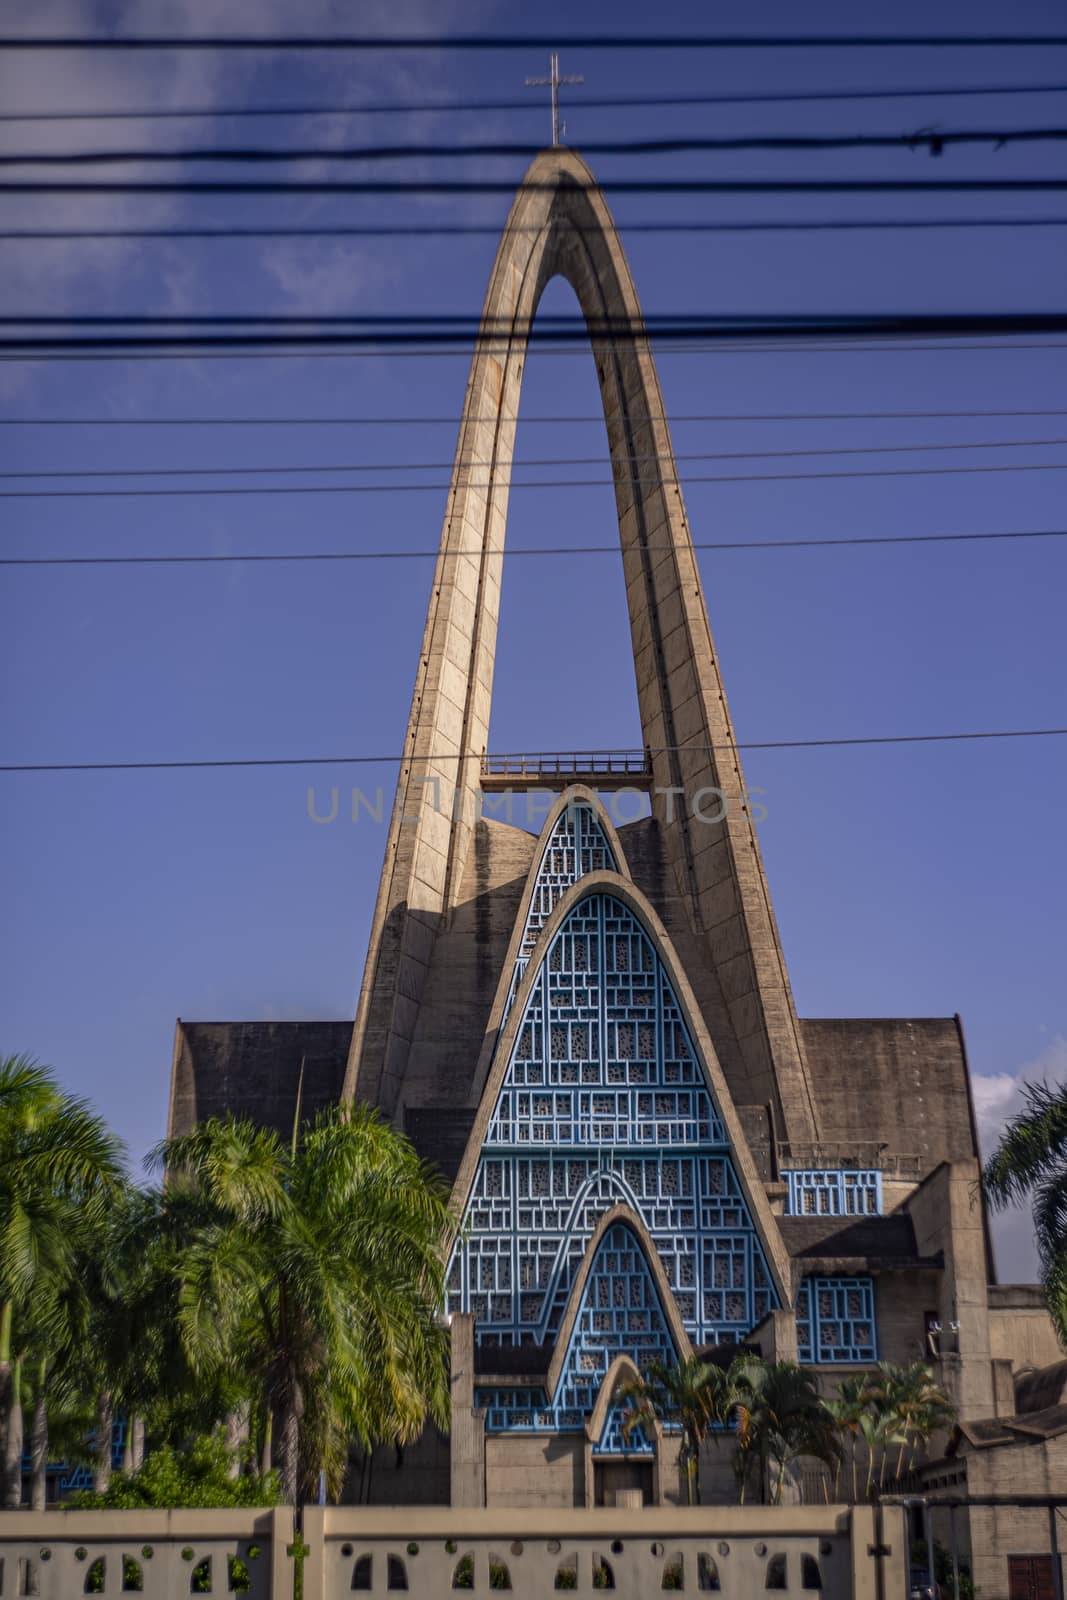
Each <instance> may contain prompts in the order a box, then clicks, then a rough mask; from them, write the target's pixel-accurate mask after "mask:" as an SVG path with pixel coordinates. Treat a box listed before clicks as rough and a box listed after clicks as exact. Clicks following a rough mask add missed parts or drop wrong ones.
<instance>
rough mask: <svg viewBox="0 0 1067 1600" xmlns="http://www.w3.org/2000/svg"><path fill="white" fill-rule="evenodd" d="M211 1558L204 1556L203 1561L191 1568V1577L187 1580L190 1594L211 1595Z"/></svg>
mask: <svg viewBox="0 0 1067 1600" xmlns="http://www.w3.org/2000/svg"><path fill="white" fill-rule="evenodd" d="M211 1592H212V1583H211V1557H210V1556H205V1557H204V1559H203V1561H198V1562H197V1564H196V1566H195V1567H194V1568H193V1575H192V1577H191V1578H190V1579H189V1593H190V1594H211Z"/></svg>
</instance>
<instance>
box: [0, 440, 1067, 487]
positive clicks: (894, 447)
mask: <svg viewBox="0 0 1067 1600" xmlns="http://www.w3.org/2000/svg"><path fill="white" fill-rule="evenodd" d="M1064 444H1067V438H1064V439H973V440H969V441H967V442H965V443H959V444H874V445H862V444H860V445H840V446H833V447H829V448H825V449H812V450H700V451H683V452H680V453H679V452H672V454H670V455H657V454H650V455H622V456H619V457H615V458H614V459H616V460H621V461H626V462H629V463H630V464H631V465H632V466H639V465H647V464H649V463H651V462H659V461H663V462H667V463H668V464H671V463H672V462H674V461H766V460H774V459H778V458H780V457H782V456H789V457H795V456H804V457H809V456H877V455H913V454H919V453H923V452H928V451H938V452H940V451H945V450H1030V449H1045V448H1048V447H1050V446H1054V445H1064ZM603 460H604V455H603V452H601V454H600V455H596V456H540V457H536V458H534V459H532V460H529V461H515V462H512V463H510V465H511V467H512V469H513V470H514V469H516V468H517V469H518V470H519V471H525V470H527V469H528V468H530V467H596V466H600V465H601V464H602V462H603ZM452 464H453V463H452V462H451V461H382V462H364V461H359V462H342V463H329V462H327V463H323V464H319V463H309V464H308V465H306V466H294V465H289V464H286V465H282V466H251V467H85V468H81V467H63V468H58V469H57V468H43V469H42V470H41V471H39V472H38V471H33V470H32V469H31V470H25V469H20V470H18V471H14V472H8V471H5V470H2V469H0V479H5V478H7V479H12V478H189V477H227V478H229V477H236V476H239V475H240V474H242V473H249V472H255V473H261V474H263V475H264V476H267V475H269V476H273V477H277V476H280V475H282V474H285V475H289V474H292V473H301V472H338V473H340V472H396V471H400V472H447V471H449V470H450V468H451V467H452ZM465 466H466V469H467V470H470V469H472V468H473V469H478V468H484V469H486V470H487V471H490V472H492V471H498V470H499V464H498V463H496V462H493V461H485V460H472V461H469V462H467V463H465Z"/></svg>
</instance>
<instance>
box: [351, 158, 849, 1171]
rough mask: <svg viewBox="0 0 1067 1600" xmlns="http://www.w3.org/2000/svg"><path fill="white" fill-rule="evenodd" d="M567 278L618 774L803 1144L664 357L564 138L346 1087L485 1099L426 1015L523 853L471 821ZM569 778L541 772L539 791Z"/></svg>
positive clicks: (771, 1106) (424, 702)
mask: <svg viewBox="0 0 1067 1600" xmlns="http://www.w3.org/2000/svg"><path fill="white" fill-rule="evenodd" d="M556 276H561V277H564V278H566V280H567V281H568V282H569V283H570V284H571V286H572V287H573V289H574V291H575V293H576V295H577V297H578V301H579V304H580V306H581V309H582V312H583V315H584V317H585V320H586V323H587V325H588V328H589V333H590V340H591V343H592V347H593V356H594V360H595V362H596V369H597V376H598V379H599V384H600V394H601V399H602V402H603V407H604V420H605V423H606V425H607V433H608V445H609V449H610V454H611V464H612V472H613V476H614V483H615V502H616V507H617V511H618V520H619V539H620V544H621V549H622V560H623V567H624V571H625V576H626V592H627V598H628V603H629V611H630V628H631V634H632V639H633V653H634V670H635V673H636V678H637V695H638V704H639V709H640V716H641V727H642V734H643V742H644V746H645V750H646V754H647V761H646V763H645V765H644V767H643V769H642V770H641V771H640V773H632V774H630V775H629V777H628V784H629V786H631V787H632V786H634V785H635V784H640V785H641V786H643V787H645V788H647V789H649V790H650V792H651V799H652V816H653V819H654V828H653V829H651V830H646V831H648V832H649V833H650V834H651V835H653V836H654V849H655V853H656V856H657V860H656V862H655V867H656V869H657V870H658V871H661V872H662V879H661V882H662V893H663V894H664V895H665V896H666V897H667V898H668V899H670V900H672V901H676V902H677V911H676V912H675V915H676V917H677V918H678V919H679V921H680V922H681V923H682V924H684V928H685V942H686V944H687V945H689V946H690V947H691V950H692V954H693V957H694V958H695V960H696V961H697V963H698V964H699V966H700V969H701V986H700V987H701V1014H702V1016H703V1018H704V1021H705V1023H706V1026H707V1028H708V1031H709V1033H710V1035H711V1038H712V1041H713V1044H714V1047H715V1051H716V1055H717V1058H718V1060H719V1061H720V1062H721V1064H722V1068H723V1071H724V1072H725V1074H726V1078H727V1081H728V1082H729V1084H730V1087H731V1091H732V1093H733V1095H734V1098H735V1100H736V1101H737V1103H738V1104H741V1105H746V1106H759V1107H761V1108H764V1110H766V1111H768V1112H769V1114H770V1116H771V1117H772V1119H773V1123H774V1126H775V1129H776V1131H777V1133H778V1135H779V1136H780V1137H784V1138H786V1139H789V1140H790V1141H799V1142H802V1143H811V1142H812V1141H813V1140H814V1139H815V1138H816V1136H817V1132H818V1127H817V1118H816V1111H815V1102H814V1097H813V1094H812V1087H811V1083H810V1080H809V1075H808V1069H807V1063H806V1060H805V1051H804V1045H803V1040H802V1038H801V1034H800V1028H799V1025H798V1023H797V1017H796V1012H795V1009H794V1006H793V998H792V995H791V993H790V989H789V980H788V977H787V974H786V970H785V962H784V959H783V956H782V950H781V944H780V942H779V938H778V930H777V928H776V926H775V920H774V911H773V909H772V906H771V900H770V894H769V892H768V889H767V881H766V876H765V874H764V870H763V862H762V860H761V858H760V850H759V843H758V840H757V838H756V831H755V828H754V827H753V824H752V819H751V816H750V814H749V810H748V806H747V802H746V798H745V786H744V778H743V775H742V771H741V760H740V756H739V754H738V751H737V746H736V742H735V738H734V731H733V725H732V723H731V721H730V713H729V709H728V707H727V704H726V696H725V692H724V688H723V682H722V677H721V674H720V670H719V663H718V658H717V656H716V653H715V647H714V644H713V642H712V637H711V631H710V629H709V626H708V617H707V609H706V607H705V604H704V594H703V589H702V587H701V582H700V574H699V571H698V569H697V563H696V559H695V556H694V554H693V547H692V541H691V538H690V533H689V525H688V522H687V519H686V514H685V506H684V504H683V501H682V493H681V488H680V485H679V481H678V471H677V467H676V465H675V462H674V455H673V451H672V448H671V439H670V432H669V430H668V427H667V421H666V418H665V416H664V410H663V397H662V394H661V392H660V386H659V380H658V378H657V376H656V368H655V362H654V361H653V358H652V353H651V350H650V348H649V345H648V341H647V339H646V337H645V334H644V327H643V322H642V317H641V308H640V305H639V303H638V299H637V293H636V291H635V289H634V285H633V280H632V278H631V276H630V271H629V268H628V266H627V264H626V258H625V255H624V253H623V249H622V245H621V242H620V240H619V236H618V234H617V233H616V230H615V225H614V223H613V221H612V219H611V215H610V213H609V211H608V208H607V204H606V203H605V200H604V197H603V195H602V194H601V192H600V190H599V189H598V188H597V186H596V183H595V181H594V179H593V176H592V174H591V172H590V171H589V168H588V167H587V166H586V165H585V163H584V162H583V161H581V160H580V159H579V157H578V156H577V155H575V154H574V153H573V152H572V151H570V150H566V149H562V148H559V147H555V148H553V149H551V150H547V151H545V152H543V153H542V154H541V155H539V156H538V157H537V159H536V160H535V161H534V163H533V165H532V166H531V167H530V169H529V171H528V173H527V174H526V177H525V179H524V181H523V183H522V185H521V186H520V188H519V192H518V195H517V196H516V199H515V203H514V204H513V206H512V208H511V212H510V215H509V217H508V220H507V223H506V225H505V228H504V234H503V238H502V239H501V243H500V248H499V249H498V251H497V256H496V261H495V263H494V265H493V271H492V276H491V278H490V282H489V290H488V293H487V295H486V299H485V307H484V310H483V313H482V323H481V330H480V334H479V338H478V345H477V349H476V352H475V355H474V359H473V361H472V364H471V373H470V378H469V380H468V383H467V393H466V399H465V403H464V409H463V420H462V423H461V425H460V433H459V442H458V445H457V448H456V459H455V466H454V468H453V473H452V484H451V488H450V491H449V497H448V505H447V509H446V512H445V521H444V528H443V531H442V535H441V548H440V554H439V556H438V561H437V569H436V572H435V574H434V583H433V593H432V595H431V599H430V607H429V613H428V615H427V619H426V630H425V633H424V635H423V642H422V650H421V653H420V657H419V665H418V672H417V676H416V682H415V691H414V696H413V699H412V705H411V715H410V718H409V721H408V730H407V737H406V740H405V743H404V755H405V761H404V766H403V768H402V771H401V774H400V782H399V785H398V787H397V794H396V803H395V806H394V809H393V816H392V823H391V827H390V832H389V839H388V844H387V846H386V857H385V867H384V870H383V873H382V880H381V888H380V890H379V894H378V903H377V908H376V912H375V917H374V925H373V931H372V934H371V942H370V950H369V954H368V959H367V967H366V972H365V975H364V980H363V988H362V993H361V995H360V1001H359V1010H358V1012H357V1016H356V1025H355V1031H354V1034H353V1039H352V1051H351V1056H350V1062H349V1072H348V1078H347V1083H346V1090H347V1092H348V1093H349V1094H352V1095H356V1096H359V1097H361V1098H365V1099H370V1100H374V1101H376V1102H377V1103H378V1104H380V1105H381V1106H382V1107H383V1108H384V1109H385V1110H386V1111H387V1112H389V1114H390V1115H403V1114H404V1113H406V1112H407V1111H408V1109H409V1108H416V1107H419V1108H422V1107H429V1106H430V1105H432V1104H433V1103H434V1100H435V1098H439V1099H440V1100H442V1101H444V1102H446V1103H447V1104H450V1105H451V1104H455V1103H457V1102H460V1101H462V1100H464V1099H467V1100H468V1101H469V1100H470V1098H471V1096H472V1095H473V1094H474V1093H476V1092H477V1088H478V1085H477V1084H476V1083H475V1080H474V1076H473V1068H474V1064H475V1061H476V1060H477V1059H478V1058H479V1057H480V1055H481V1053H482V1052H481V1040H480V1039H476V1037H475V1035H474V1034H473V1033H472V1032H471V1027H470V1024H472V1023H473V1022H474V1020H475V1019H474V1017H473V1016H472V1017H470V1018H469V1019H468V1022H467V1025H466V1026H465V1027H464V1028H463V1039H462V1049H461V1050H460V1051H458V1052H457V1054H459V1055H460V1056H461V1057H465V1062H464V1059H459V1060H457V1061H456V1062H455V1064H454V1066H449V1067H447V1068H446V1067H444V1065H443V1063H442V1062H441V1060H440V1055H439V1050H438V1048H437V1040H436V1037H435V1031H434V1026H433V1022H432V1020H431V1019H430V1018H429V1017H428V1015H427V1013H428V1012H432V1011H433V1009H434V1003H435V995H434V991H435V977H436V976H437V969H439V968H440V967H441V966H442V964H443V963H444V964H447V963H448V961H449V954H448V949H449V944H450V940H449V934H450V932H451V931H452V930H454V929H455V926H456V923H457V920H459V919H461V918H462V915H463V908H464V906H465V905H466V904H468V903H469V900H470V896H471V890H472V888H473V886H474V885H473V883H472V876H473V877H477V874H478V873H479V872H482V873H483V874H484V873H485V872H486V871H487V872H488V876H489V878H490V880H495V879H496V878H497V877H498V876H499V873H500V871H501V870H504V871H508V870H509V869H510V867H511V866H512V865H513V858H514V846H515V841H514V840H508V839H506V838H505V837H503V836H501V833H500V829H499V828H491V829H490V831H489V832H488V834H487V837H486V840H485V843H484V847H483V849H484V854H485V855H486V856H487V857H488V859H487V860H481V859H480V858H479V851H478V846H477V843H476V835H477V833H478V830H479V819H480V818H481V816H482V812H483V798H484V795H485V790H486V784H485V779H486V777H487V774H486V773H485V772H484V771H483V760H482V758H483V756H484V753H485V751H486V748H487V743H488V734H489V715H490V705H491V700H492V691H493V663H494V657H495V652H496V634H497V619H498V615H499V605H500V587H501V576H502V562H503V552H504V540H505V529H506V525H507V506H508V488H509V483H510V474H511V462H512V452H513V447H514V441H515V426H516V419H517V416H518V408H519V395H520V391H521V387H522V375H523V367H524V364H525V360H526V346H527V338H528V331H529V328H530V326H531V324H532V321H533V318H534V315H535V313H536V311H537V306H538V302H539V301H540V298H541V295H542V293H543V291H544V288H545V286H546V284H547V283H548V282H549V281H550V279H552V278H554V277H556ZM590 742H591V743H592V744H594V745H595V744H596V742H597V739H596V729H595V728H591V729H590ZM574 776H577V774H574ZM561 781H562V775H560V774H558V773H557V774H553V777H552V779H547V777H546V775H545V774H544V773H539V774H537V776H536V778H535V782H537V783H539V784H540V785H541V786H542V787H543V786H544V785H545V783H546V782H548V783H552V784H555V785H558V784H559V783H560V782H561ZM718 796H721V797H722V798H721V801H720V800H719V799H718ZM712 797H714V800H713V799H712ZM709 802H711V803H709ZM718 812H721V813H722V816H721V820H711V818H712V816H714V815H716V814H717V813H718ZM649 842H650V843H651V842H652V840H651V838H650V841H649ZM504 858H507V859H506V860H505V859H504ZM472 869H473V872H472ZM481 1020H482V1021H484V1022H488V1021H489V1019H488V1018H483V1019H481ZM497 1020H499V1019H497ZM457 1043H458V1041H457Z"/></svg>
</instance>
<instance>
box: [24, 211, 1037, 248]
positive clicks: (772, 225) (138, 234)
mask: <svg viewBox="0 0 1067 1600" xmlns="http://www.w3.org/2000/svg"><path fill="white" fill-rule="evenodd" d="M1065 227H1067V217H931V218H922V219H917V218H908V217H888V218H878V217H868V218H864V219H862V220H840V219H834V218H825V219H821V220H819V221H812V222H628V223H621V224H619V229H620V232H622V233H626V234H627V235H630V234H641V233H670V234H700V233H864V232H869V231H875V230H877V231H884V230H887V231H894V232H895V231H903V230H911V229H921V230H922V231H924V232H927V231H930V230H934V229H939V228H1065ZM508 231H509V233H513V234H520V233H537V232H539V231H540V230H539V229H538V228H535V227H528V226H520V227H513V228H510V229H509V230H508ZM586 231H593V230H586V229H584V228H582V227H576V228H575V232H577V233H584V232H586ZM500 232H501V229H500V225H499V224H498V223H480V222H469V223H468V222H440V223H434V222H428V223H421V222H420V223H414V224H410V225H404V224H395V225H394V224H391V223H380V224H379V223H368V224H366V225H363V224H359V223H356V224H353V225H351V226H340V227H329V226H326V227H314V226H308V227H303V226H302V227H297V228H291V227H290V228H285V227H276V228H271V227H266V228H173V227H170V228H5V229H4V230H3V232H2V233H0V244H25V243H31V242H32V243H35V244H39V243H47V242H48V241H49V240H71V239H204V240H213V239H403V238H427V239H429V238H460V237H463V238H494V239H498V238H499V237H500Z"/></svg>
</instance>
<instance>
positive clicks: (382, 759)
mask: <svg viewBox="0 0 1067 1600" xmlns="http://www.w3.org/2000/svg"><path fill="white" fill-rule="evenodd" d="M1064 734H1067V728H998V729H990V730H982V731H981V732H975V733H896V734H870V735H864V736H861V737H858V738H852V739H762V740H747V741H742V742H739V743H737V744H721V745H715V744H685V745H657V746H655V747H654V748H651V749H649V750H648V752H647V753H648V754H649V755H666V754H669V753H671V752H674V751H677V752H679V753H688V754H695V753H696V752H698V751H701V750H710V751H717V752H718V753H720V754H725V755H732V754H733V753H734V752H735V751H738V750H828V749H848V748H853V747H855V746H858V745H897V744H959V743H964V742H967V741H970V740H977V739H1053V738H1060V737H1062V736H1063V735H1064ZM543 753H545V754H555V752H543ZM536 754H537V752H531V755H532V756H536ZM583 754H585V755H589V756H591V757H595V756H598V755H609V754H614V752H610V751H607V750H603V751H600V750H588V751H584V752H583ZM472 758H473V753H472V752H470V751H468V752H466V753H462V752H461V753H459V754H457V753H456V752H455V751H449V752H447V754H445V755H441V754H435V755H427V756H421V755H420V756H419V757H418V761H419V763H420V764H422V763H426V762H438V761H446V760H447V761H466V760H470V759H472ZM412 760H413V757H412V754H411V752H410V751H409V752H407V753H404V752H400V753H399V754H392V755H373V756H248V757H244V758H240V757H231V758H227V759H219V760H212V761H48V762H40V761H38V762H17V763H15V762H12V763H5V764H4V765H2V766H0V772H171V771H175V770H179V769H182V770H187V771H188V770H200V769H204V768H218V767H368V766H380V765H384V764H386V763H388V764H390V765H391V764H392V763H394V762H402V763H407V764H410V763H411V762H412Z"/></svg>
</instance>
